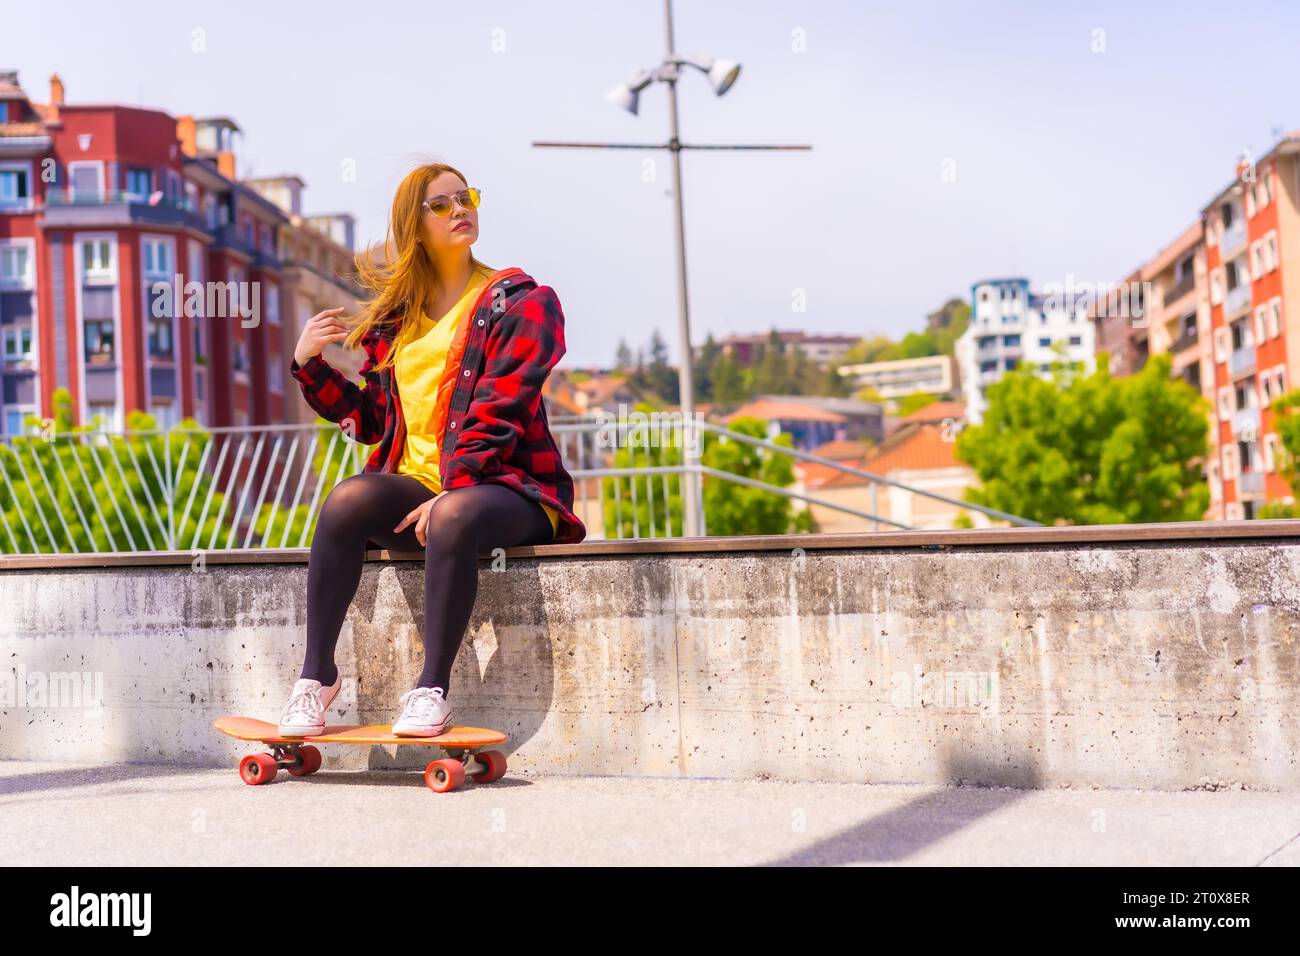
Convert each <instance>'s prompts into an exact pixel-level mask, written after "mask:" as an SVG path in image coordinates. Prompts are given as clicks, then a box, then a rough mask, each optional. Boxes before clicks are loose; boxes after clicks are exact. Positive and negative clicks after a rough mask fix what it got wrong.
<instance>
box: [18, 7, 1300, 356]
mask: <svg viewBox="0 0 1300 956" xmlns="http://www.w3.org/2000/svg"><path fill="white" fill-rule="evenodd" d="M182 6H183V5H181V4H177V3H163V2H153V3H130V2H125V3H103V2H95V3H90V2H85V0H64V2H60V3H57V4H46V3H22V4H20V3H14V2H5V3H4V12H3V17H0V23H3V24H4V26H3V35H2V36H0V50H2V51H3V53H0V58H3V61H4V62H0V67H13V68H17V69H18V70H19V71H20V79H21V81H22V82H23V84H24V86H25V87H26V88H27V90H28V92H29V93H30V94H31V95H32V96H33V97H34V98H35V99H37V100H38V101H42V102H43V101H45V100H46V99H47V92H48V78H49V75H50V74H51V73H52V72H54V71H57V72H58V73H59V74H60V75H61V76H62V77H63V80H64V83H65V85H66V89H67V99H68V101H69V102H71V103H89V102H98V103H102V102H119V103H124V104H132V105H141V104H142V105H146V106H154V107H159V108H162V109H165V110H167V111H169V112H172V113H174V114H180V113H187V112H188V113H194V114H195V115H199V116H203V115H210V114H219V115H227V116H230V117H232V118H234V119H235V121H236V122H237V123H239V125H240V126H241V127H242V128H243V130H244V139H243V144H242V152H241V153H240V157H239V163H240V172H241V174H247V175H272V174H277V173H284V172H293V173H297V174H298V175H300V176H301V177H302V178H303V179H304V180H305V181H306V182H307V191H306V193H305V199H304V203H305V206H304V211H306V212H308V213H313V212H334V211H349V212H352V213H353V214H354V215H356V216H357V219H358V234H359V238H360V239H362V240H375V239H379V238H381V237H382V235H383V231H384V227H385V223H386V219H387V214H388V207H389V204H390V202H391V199H392V192H393V188H394V186H395V185H396V183H397V181H398V179H399V178H400V177H401V175H402V174H403V173H404V172H405V171H406V170H407V169H409V168H410V167H411V166H412V165H414V164H415V163H417V162H420V161H429V160H441V161H445V162H450V163H452V164H453V165H455V166H457V167H459V168H460V169H462V170H463V171H464V172H465V173H466V175H467V176H468V177H469V179H470V181H471V183H472V184H474V185H477V186H479V187H480V188H481V189H482V190H483V206H482V208H481V210H480V223H481V227H482V232H481V238H480V240H479V242H478V243H477V244H476V246H475V252H476V254H477V255H478V257H479V258H480V259H482V260H484V261H485V262H487V263H488V264H489V265H493V266H497V267H504V266H509V265H518V266H521V267H523V268H524V269H526V270H528V271H529V272H530V273H531V274H532V275H533V276H534V277H535V278H536V279H537V280H538V281H539V282H541V283H543V284H547V285H551V286H553V287H554V288H555V289H556V291H557V292H558V294H559V296H560V300H561V303H562V304H563V306H564V310H565V317H566V333H567V340H568V355H567V356H566V358H565V360H564V362H563V364H564V365H579V364H609V363H610V362H611V361H612V359H613V356H614V351H615V348H616V346H617V344H618V341H619V339H620V337H623V338H626V339H627V341H628V342H629V344H631V345H632V346H633V347H636V346H637V345H641V344H644V343H645V342H647V341H648V338H649V335H650V331H651V329H652V328H654V327H656V326H657V327H658V328H659V329H660V331H661V333H662V334H663V336H664V338H665V339H666V340H667V342H668V343H669V347H670V349H671V350H672V353H673V356H674V359H675V358H676V356H677V355H678V354H679V352H678V349H677V312H676V302H677V299H676V289H677V286H676V273H675V265H674V261H675V260H674V246H673V238H672V237H673V232H672V229H673V218H672V200H671V180H672V174H671V166H670V164H669V162H668V153H667V152H665V151H658V152H652V151H641V150H618V151H615V150H603V151H597V150H557V149H540V148H535V147H533V146H531V145H530V144H531V143H532V141H533V140H548V139H550V140H581V141H600V140H608V141H617V142H636V143H648V142H656V141H663V140H664V139H666V138H667V128H668V109H667V90H666V87H665V86H663V84H654V85H652V86H651V87H650V88H649V89H647V90H646V91H645V92H644V93H643V95H642V105H641V115H640V116H639V117H634V116H632V115H631V114H630V113H627V112H625V111H623V110H621V109H619V108H617V107H615V106H613V105H611V104H609V103H607V102H605V101H604V99H603V98H602V97H603V94H604V93H605V91H606V90H608V89H609V88H610V87H612V86H614V85H616V84H618V83H620V82H623V81H625V80H626V79H628V78H629V77H630V76H631V75H632V74H633V73H634V72H635V71H636V70H637V69H641V68H652V67H654V66H655V65H657V64H658V63H659V62H660V60H661V59H662V56H663V55H664V52H665V49H666V46H665V30H664V17H663V4H662V2H661V0H620V2H618V3H610V2H596V0H573V2H568V0H548V2H532V3H527V2H523V0H518V2H474V3H454V4H452V3H435V2H421V3H409V4H406V5H401V4H389V3H384V4H378V3H376V4H371V5H367V4H357V3H343V2H336V0H320V2H313V3H310V4H278V3H267V2H261V3H254V2H247V0H237V2H223V3H220V4H214V3H209V4H204V5H202V6H199V5H194V6H193V8H192V9H189V10H186V9H183V8H182ZM394 10H397V11H398V12H393V11H394ZM402 10H405V12H401V11H402ZM1298 10H1300V4H1295V3H1285V2H1249V0H1247V2H1238V3H1232V4H1225V3H1222V2H1218V3H1201V2H1179V3H1169V2H1161V3H1152V2H1119V3H1092V2H1073V3H1049V2H1040V3H1027V2H1026V3H999V2H982V3H946V2H945V3H929V4H922V3H904V2H872V3H865V2H813V3H807V2H805V3H793V2H775V0H763V2H754V0H676V2H675V3H674V13H675V27H676V40H677V43H676V46H677V50H678V51H679V52H683V53H703V54H711V55H713V56H716V57H722V58H729V59H735V60H739V61H740V62H741V63H742V64H743V69H742V72H741V76H740V79H739V80H738V81H737V83H736V85H735V86H734V87H733V88H732V90H731V91H730V92H729V93H728V94H727V95H726V96H723V97H716V96H715V95H714V94H713V92H712V90H711V89H710V88H709V87H708V85H707V83H706V82H705V80H704V77H703V75H702V74H700V73H698V72H696V71H694V70H689V71H688V72H687V74H686V75H684V76H683V78H682V81H681V82H680V83H679V84H678V86H679V103H680V115H681V127H682V139H683V141H684V142H701V143H799V144H810V145H811V146H812V147H813V149H812V151H811V152H792V153H736V152H687V153H684V154H683V175H684V186H683V193H684V197H685V203H686V224H687V252H688V257H689V290H690V301H691V322H692V337H693V339H694V341H695V342H696V343H697V344H698V343H699V342H702V341H703V340H704V337H705V334H706V333H708V332H712V333H713V334H714V335H715V336H717V337H720V336H723V335H726V334H729V333H733V332H751V331H766V330H767V329H769V328H771V327H773V326H776V327H778V328H782V329H788V328H805V329H808V330H812V331H823V332H835V333H848V334H855V335H874V334H885V335H890V336H893V337H901V336H902V335H903V334H905V333H906V332H908V331H911V330H914V329H919V328H920V327H921V326H922V324H923V321H924V314H925V313H926V312H927V311H930V310H932V309H933V308H935V307H936V306H938V305H939V304H940V303H942V302H943V301H944V300H945V299H946V298H948V297H949V296H952V295H959V296H961V297H963V298H965V297H967V296H968V295H969V288H970V285H971V283H972V282H973V281H974V280H976V279H979V278H982V277H987V276H1001V275H1025V276H1028V277H1029V279H1030V281H1031V282H1032V283H1033V284H1034V286H1035V287H1041V286H1042V285H1043V284H1045V283H1047V282H1051V281H1060V282H1063V281H1064V280H1065V277H1066V275H1067V274H1073V275H1074V276H1075V277H1076V280H1080V281H1084V280H1086V281H1091V282H1103V281H1114V280H1118V279H1120V278H1123V276H1124V275H1126V274H1127V273H1128V272H1129V271H1131V270H1132V269H1133V268H1134V267H1135V266H1137V265H1138V264H1139V263H1140V262H1141V261H1143V259H1145V258H1147V257H1149V256H1150V255H1152V254H1153V253H1154V252H1156V251H1157V250H1158V249H1159V248H1160V247H1162V246H1163V245H1165V244H1166V243H1168V242H1169V241H1171V240H1172V239H1173V238H1175V237H1176V236H1177V235H1178V233H1179V232H1180V231H1181V230H1182V229H1183V228H1185V227H1186V226H1187V225H1189V224H1190V223H1191V222H1193V221H1194V220H1195V218H1196V216H1197V215H1198V213H1199V211H1200V209H1201V207H1202V205H1203V204H1205V203H1206V202H1208V201H1209V200H1210V199H1211V198H1212V197H1213V196H1214V194H1215V193H1216V192H1217V191H1218V190H1219V189H1220V188H1221V187H1222V186H1224V185H1225V184H1226V183H1227V182H1228V180H1229V179H1230V178H1231V175H1232V171H1233V168H1234V165H1235V162H1236V159H1237V157H1238V155H1239V154H1240V153H1242V152H1243V151H1244V150H1247V149H1250V150H1252V151H1253V153H1254V154H1255V155H1256V156H1258V155H1260V154H1262V153H1263V152H1264V151H1265V150H1266V149H1267V148H1268V147H1269V146H1270V145H1271V144H1272V143H1273V142H1274V141H1275V140H1276V138H1277V132H1278V131H1280V130H1283V129H1291V128H1295V127H1300V115H1297V114H1298V113H1300V109H1297V105H1298V96H1300V92H1298V89H1300V88H1298V87H1297V83H1296V81H1297V75H1298V74H1297V67H1296V63H1297V51H1298V50H1300V42H1298V41H1300V12H1298ZM196 30H201V31H203V33H202V34H201V36H202V40H203V42H204V43H205V44H206V50H205V51H203V52H198V51H196V50H195V45H196V44H195V39H194V38H195V36H196V34H195V31H196ZM1097 31H1104V32H1102V33H1099V32H1097ZM1099 48H1101V49H1099ZM347 161H354V162H355V169H356V179H355V181H345V178H344V176H343V175H342V169H343V166H344V163H345V162H347ZM945 172H947V173H948V174H949V175H948V176H947V177H945ZM954 173H955V181H948V180H952V179H953V178H954V177H953V175H952V174H954ZM801 302H803V303H805V304H804V306H803V307H802V308H803V311H800V303H801Z"/></svg>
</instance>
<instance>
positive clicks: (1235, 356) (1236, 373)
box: [1228, 345, 1255, 380]
mask: <svg viewBox="0 0 1300 956" xmlns="http://www.w3.org/2000/svg"><path fill="white" fill-rule="evenodd" d="M1228 370H1229V372H1231V374H1232V378H1233V379H1234V380H1236V379H1239V378H1242V377H1244V376H1246V375H1251V374H1253V373H1254V371H1255V346H1253V345H1247V346H1246V347H1245V348H1240V349H1237V350H1236V351H1234V352H1233V353H1232V355H1230V356H1229V357H1228Z"/></svg>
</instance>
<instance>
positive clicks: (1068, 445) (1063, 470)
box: [956, 353, 1209, 524]
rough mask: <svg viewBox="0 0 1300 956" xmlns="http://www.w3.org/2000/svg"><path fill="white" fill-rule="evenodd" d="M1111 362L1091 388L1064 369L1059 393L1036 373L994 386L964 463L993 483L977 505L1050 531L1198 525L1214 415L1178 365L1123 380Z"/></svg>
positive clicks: (969, 433)
mask: <svg viewBox="0 0 1300 956" xmlns="http://www.w3.org/2000/svg"><path fill="white" fill-rule="evenodd" d="M1108 365H1109V362H1108V356H1107V355H1106V354H1105V353H1098V356H1097V370H1096V371H1095V372H1094V373H1093V374H1091V375H1087V376H1084V375H1082V374H1077V373H1072V372H1070V371H1069V370H1068V369H1066V368H1065V367H1064V366H1063V365H1062V363H1059V362H1058V363H1055V364H1054V372H1053V377H1052V381H1050V382H1049V381H1044V380H1042V379H1040V378H1038V377H1037V375H1035V374H1034V373H1033V372H1032V371H1030V370H1029V369H1028V368H1023V367H1022V368H1021V369H1018V370H1016V371H1014V372H1011V373H1008V374H1007V375H1005V376H1004V377H1003V378H1002V380H1001V381H999V382H996V383H994V384H993V385H991V386H989V391H988V395H989V408H988V411H987V412H986V413H985V415H984V420H983V422H982V423H980V424H979V425H969V426H967V427H966V428H964V429H962V431H961V433H960V435H959V436H958V438H957V447H956V455H957V457H958V458H959V459H960V460H962V461H964V462H967V463H968V464H970V465H971V466H972V467H973V468H974V469H975V472H976V474H977V476H978V478H979V480H980V482H981V485H980V486H979V487H977V488H972V489H969V490H968V491H967V493H966V498H967V500H969V501H971V502H973V503H975V504H981V505H985V506H987V507H992V508H997V509H1000V510H1003V511H1008V512H1011V513H1012V514H1018V515H1022V516H1024V517H1026V518H1031V519H1033V520H1035V521H1040V522H1043V523H1044V524H1053V523H1066V524H1126V523H1137V522H1148V521H1197V520H1200V519H1201V517H1202V516H1203V514H1204V512H1205V508H1206V505H1207V503H1208V500H1209V489H1208V488H1207V487H1206V485H1205V483H1204V481H1203V480H1202V479H1201V470H1200V463H1201V461H1203V460H1204V457H1205V454H1206V448H1207V443H1206V432H1207V418H1206V413H1207V410H1208V409H1207V404H1206V402H1205V399H1204V398H1203V397H1202V396H1201V395H1200V394H1199V393H1198V392H1197V391H1196V390H1195V389H1193V388H1192V387H1191V386H1190V385H1188V384H1187V383H1186V382H1185V381H1183V380H1181V379H1176V380H1174V379H1171V378H1170V375H1169V373H1170V367H1171V357H1170V356H1169V355H1167V354H1161V355H1154V356H1152V357H1151V359H1150V360H1149V361H1148V362H1147V365H1146V367H1145V368H1143V370H1142V371H1141V372H1139V373H1138V374H1137V375H1132V376H1128V377H1126V378H1121V379H1112V378H1111V377H1110V374H1109V370H1108Z"/></svg>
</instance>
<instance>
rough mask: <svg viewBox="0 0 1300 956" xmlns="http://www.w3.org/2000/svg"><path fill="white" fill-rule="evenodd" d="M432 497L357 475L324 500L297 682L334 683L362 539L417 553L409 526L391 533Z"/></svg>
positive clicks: (397, 481) (393, 479)
mask: <svg viewBox="0 0 1300 956" xmlns="http://www.w3.org/2000/svg"><path fill="white" fill-rule="evenodd" d="M432 497H433V492H432V491H430V490H429V489H428V488H426V487H425V486H424V485H423V484H421V483H420V482H419V481H417V480H416V479H414V478H411V477H410V476H408V475H396V474H384V473H380V472H363V473H361V474H358V475H353V476H352V477H351V478H345V479H343V480H342V481H340V482H339V483H338V484H337V485H335V486H334V488H333V489H332V490H331V491H330V493H329V494H328V495H327V496H326V497H325V504H323V505H322V506H321V510H320V516H319V517H318V518H317V519H316V533H315V534H314V535H313V536H312V539H311V556H310V557H309V558H308V562H307V653H306V655H305V659H304V661H303V665H302V673H301V674H299V677H307V678H312V679H314V680H318V681H320V682H321V683H322V684H324V685H325V686H327V687H328V686H329V685H330V684H332V683H334V679H335V678H336V677H337V676H338V669H337V668H336V667H335V666H334V646H335V645H336V644H337V643H338V639H339V631H340V629H342V627H343V619H344V617H345V616H346V615H347V612H348V605H349V604H351V603H352V598H353V597H354V596H355V595H356V593H357V585H358V584H359V583H360V582H361V566H362V563H363V562H364V560H365V556H366V550H365V545H366V541H367V539H369V540H371V541H374V542H376V543H377V544H379V545H381V546H382V547H385V548H388V549H389V550H390V551H419V550H420V542H419V541H418V540H417V539H416V537H415V524H414V523H412V524H411V525H410V526H408V527H406V528H404V529H402V533H401V534H393V528H395V527H396V526H397V525H398V523H399V522H400V521H401V520H402V519H403V518H405V517H406V516H407V515H408V514H410V512H411V510H412V509H413V508H415V506H416V505H418V504H420V503H421V502H423V501H428V500H429V499H430V498H432Z"/></svg>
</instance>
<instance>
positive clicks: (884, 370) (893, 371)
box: [839, 355, 957, 398]
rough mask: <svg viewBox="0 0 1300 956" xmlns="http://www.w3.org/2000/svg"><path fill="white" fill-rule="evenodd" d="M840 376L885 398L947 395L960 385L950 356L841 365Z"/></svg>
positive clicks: (927, 356)
mask: <svg viewBox="0 0 1300 956" xmlns="http://www.w3.org/2000/svg"><path fill="white" fill-rule="evenodd" d="M839 373H840V375H842V376H844V377H845V378H848V379H851V380H852V381H853V384H854V385H855V386H856V387H857V388H862V387H864V386H870V387H871V388H874V389H875V390H876V391H877V392H879V393H880V397H881V398H901V397H902V396H904V395H911V394H912V393H913V392H931V393H933V394H935V395H947V394H948V393H949V392H951V391H953V390H954V389H955V388H956V385H957V382H956V373H955V367H954V363H953V359H952V357H951V356H948V355H926V356H923V357H922V358H910V359H894V360H892V361H888V362H862V363H859V364H856V365H841V366H840V367H839Z"/></svg>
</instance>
